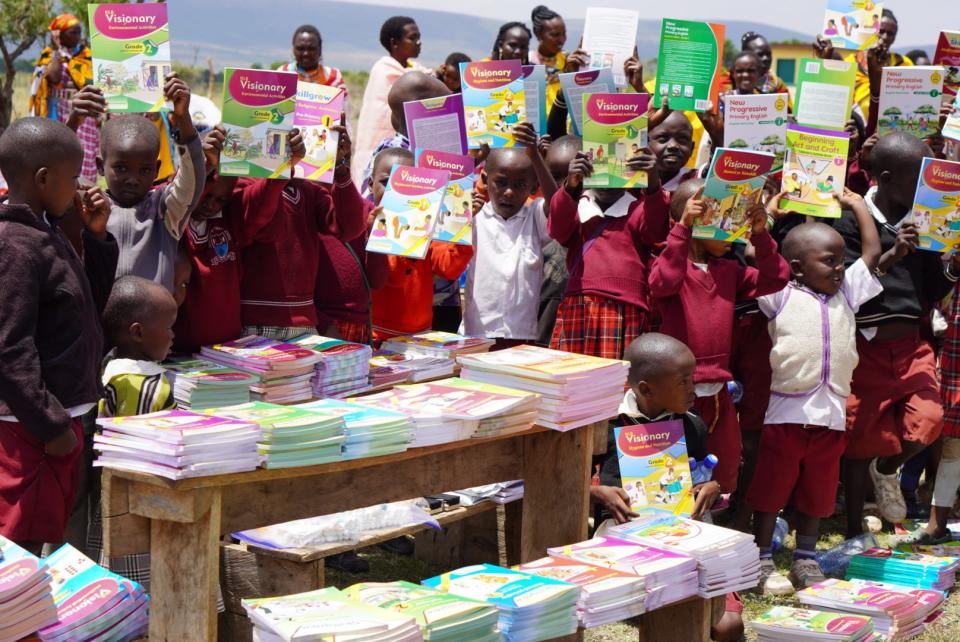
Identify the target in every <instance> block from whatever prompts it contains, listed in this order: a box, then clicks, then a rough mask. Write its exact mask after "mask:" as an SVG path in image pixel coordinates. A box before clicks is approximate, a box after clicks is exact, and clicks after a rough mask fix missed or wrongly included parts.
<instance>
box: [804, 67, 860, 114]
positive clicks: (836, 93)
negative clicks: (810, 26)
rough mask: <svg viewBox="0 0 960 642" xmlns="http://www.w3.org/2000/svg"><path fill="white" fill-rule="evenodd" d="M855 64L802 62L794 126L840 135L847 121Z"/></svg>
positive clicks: (851, 97)
mask: <svg viewBox="0 0 960 642" xmlns="http://www.w3.org/2000/svg"><path fill="white" fill-rule="evenodd" d="M856 79H857V63H855V62H851V61H847V60H819V59H816V58H801V59H800V63H799V71H798V73H797V99H796V107H797V109H796V117H797V124H798V125H803V126H805V127H818V128H820V129H833V130H836V131H842V130H843V129H844V128H845V127H846V126H847V121H848V120H850V108H851V107H853V84H854V82H855V81H856Z"/></svg>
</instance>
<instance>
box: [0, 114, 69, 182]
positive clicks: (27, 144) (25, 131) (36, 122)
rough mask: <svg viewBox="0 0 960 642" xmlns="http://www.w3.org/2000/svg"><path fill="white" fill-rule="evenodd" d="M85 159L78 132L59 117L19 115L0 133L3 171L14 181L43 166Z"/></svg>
mask: <svg viewBox="0 0 960 642" xmlns="http://www.w3.org/2000/svg"><path fill="white" fill-rule="evenodd" d="M82 158H83V147H81V146H80V141H79V140H78V139H77V136H76V134H74V133H73V131H72V130H71V129H70V128H69V127H67V126H66V125H64V124H63V123H61V122H59V121H57V120H51V119H49V118H41V117H39V116H35V117H31V118H20V119H19V120H15V121H13V122H12V123H11V124H10V126H9V127H7V129H6V130H5V131H4V132H3V136H0V172H3V175H4V177H5V178H6V179H7V181H8V182H10V183H11V184H12V183H13V182H15V181H19V179H20V178H21V177H26V176H32V175H34V174H35V173H36V172H37V170H39V169H40V168H42V167H50V166H52V165H54V164H56V163H62V162H63V161H64V160H68V159H82Z"/></svg>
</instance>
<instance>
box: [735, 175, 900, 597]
mask: <svg viewBox="0 0 960 642" xmlns="http://www.w3.org/2000/svg"><path fill="white" fill-rule="evenodd" d="M839 201H840V204H841V205H842V206H843V207H844V208H845V209H847V210H849V211H851V212H852V213H853V216H854V218H855V220H856V225H857V227H858V229H859V230H860V239H861V247H862V248H863V249H862V254H861V256H860V258H859V259H857V260H856V261H854V262H853V264H852V265H850V267H849V268H845V267H844V262H843V255H844V240H843V237H841V236H840V234H838V233H837V232H836V231H835V230H834V229H833V228H831V227H830V226H829V225H825V224H823V223H804V224H802V225H799V226H797V227H795V228H793V229H792V230H791V231H790V232H789V233H788V234H787V237H786V239H784V242H783V256H784V258H785V259H786V260H787V261H788V262H789V265H790V272H791V274H792V276H793V280H792V281H791V282H790V284H789V285H788V286H787V288H786V289H784V290H781V291H780V292H777V293H774V294H769V295H766V296H761V297H760V298H759V299H758V303H759V305H760V310H761V311H762V312H763V314H764V315H765V316H766V317H767V318H769V319H770V321H769V331H770V335H771V337H772V340H773V350H772V351H771V352H770V366H771V370H772V373H773V378H772V384H771V393H770V403H769V406H768V408H767V413H766V417H765V419H764V423H765V425H764V428H763V431H762V432H761V437H760V448H759V452H758V456H757V468H756V471H755V473H754V479H755V480H756V481H755V483H753V484H752V485H751V487H750V490H749V492H748V494H747V502H748V503H749V504H750V505H751V506H752V507H753V508H754V510H755V513H754V536H755V537H756V541H757V546H759V547H760V582H759V585H760V588H761V589H762V590H763V592H764V593H769V594H781V595H782V594H787V593H792V592H793V590H794V586H796V587H797V588H800V589H802V588H806V587H808V586H812V585H813V584H816V583H817V582H821V581H823V580H824V576H823V572H822V571H821V570H820V567H819V565H818V564H817V561H816V549H817V538H818V537H819V535H820V520H821V519H822V518H825V517H829V516H830V515H832V514H833V509H834V502H835V500H836V495H837V484H838V483H839V481H840V458H841V456H842V455H843V449H844V446H845V445H846V435H845V427H846V398H847V395H849V393H850V380H851V379H852V377H853V370H854V368H855V367H856V365H857V360H858V357H857V349H856V319H855V315H856V313H857V310H859V308H860V306H861V305H862V304H864V303H866V302H867V301H869V300H870V299H873V298H875V297H876V296H878V295H879V294H880V293H881V292H882V291H883V287H882V286H881V285H880V281H879V280H877V277H876V276H875V275H874V270H875V269H876V267H877V264H878V262H879V260H880V237H879V235H878V234H877V229H876V227H875V226H874V224H873V219H872V218H871V216H870V212H869V210H868V209H867V206H866V204H865V203H864V202H863V199H862V198H861V197H860V196H858V195H857V194H855V193H854V192H851V191H850V190H845V191H844V194H843V196H842V197H840V199H839ZM788 502H789V503H790V505H791V506H793V508H794V509H795V511H796V512H795V518H794V525H795V527H796V530H797V546H796V550H795V551H794V554H793V564H792V566H791V568H790V578H789V580H787V578H784V577H783V576H782V575H780V573H778V572H777V570H776V567H775V566H774V564H773V552H772V548H771V547H772V541H773V531H774V527H775V526H776V522H777V515H778V514H779V512H780V511H781V510H782V509H783V508H785V507H786V505H787V503H788Z"/></svg>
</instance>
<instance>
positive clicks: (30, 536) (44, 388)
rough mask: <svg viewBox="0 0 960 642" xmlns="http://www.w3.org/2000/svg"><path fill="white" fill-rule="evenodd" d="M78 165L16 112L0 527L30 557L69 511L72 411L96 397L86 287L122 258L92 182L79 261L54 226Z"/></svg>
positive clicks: (40, 125)
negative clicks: (30, 553)
mask: <svg viewBox="0 0 960 642" xmlns="http://www.w3.org/2000/svg"><path fill="white" fill-rule="evenodd" d="M82 164H83V148H82V147H81V146H80V142H79V141H78V140H77V137H76V136H75V135H74V133H73V132H72V131H70V129H69V128H68V127H67V126H66V125H63V124H62V123H59V122H57V121H54V120H50V119H46V118H39V117H37V118H22V119H20V120H17V121H14V122H13V123H12V124H11V125H10V126H9V127H7V129H6V131H5V132H4V133H3V135H2V136H0V173H2V174H3V176H4V178H5V179H6V181H7V183H8V185H9V193H8V196H7V199H6V202H4V203H2V204H0V287H2V289H3V292H4V295H3V297H0V363H2V364H3V367H0V534H2V535H3V536H4V537H8V538H9V539H11V540H13V541H15V542H17V543H19V544H21V545H23V546H24V547H26V548H29V549H30V550H31V551H32V552H34V553H37V554H39V552H40V548H41V547H42V544H43V543H45V542H50V543H58V542H62V541H63V536H64V530H65V527H66V524H67V519H68V517H69V515H70V511H71V509H72V508H73V502H74V498H75V496H76V493H77V486H78V482H79V466H80V457H81V452H82V441H83V429H82V425H81V417H82V416H83V415H85V414H87V413H88V412H89V411H90V410H91V409H92V408H93V407H94V406H95V404H96V402H97V400H98V399H99V398H100V393H101V388H100V383H99V368H100V359H101V357H102V356H103V339H102V337H101V333H100V324H99V320H98V314H97V310H96V306H95V304H94V294H93V293H94V292H95V291H99V292H107V291H109V289H110V284H111V283H112V282H113V274H114V271H115V270H116V266H117V257H118V254H119V249H118V248H117V244H116V241H115V240H114V239H113V237H112V236H111V235H110V234H109V232H107V221H108V218H109V216H110V209H111V208H110V204H109V201H108V200H107V198H106V197H105V196H104V195H103V193H102V192H101V191H100V189H99V188H92V189H89V190H87V191H86V192H84V193H83V195H82V199H81V207H80V211H79V213H80V218H81V220H82V221H83V226H84V230H83V232H82V241H83V260H82V261H81V259H80V257H79V256H78V255H77V253H76V251H74V249H73V247H71V245H70V243H69V241H67V238H66V236H65V235H64V234H63V232H62V231H60V229H59V227H58V226H57V223H58V221H59V220H60V218H61V217H62V216H63V215H64V213H65V212H66V211H67V210H68V208H70V206H71V205H72V204H73V203H74V199H75V198H76V197H77V189H76V185H77V183H76V181H77V176H79V175H80V168H81V166H82Z"/></svg>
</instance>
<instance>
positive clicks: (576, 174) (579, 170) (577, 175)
mask: <svg viewBox="0 0 960 642" xmlns="http://www.w3.org/2000/svg"><path fill="white" fill-rule="evenodd" d="M591 174H593V163H591V162H590V159H589V158H587V155H586V154H584V153H583V152H577V155H576V156H574V157H573V160H572V161H570V171H568V172H567V187H568V188H569V189H580V186H581V185H583V179H584V178H585V177H587V176H590V175H591Z"/></svg>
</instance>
